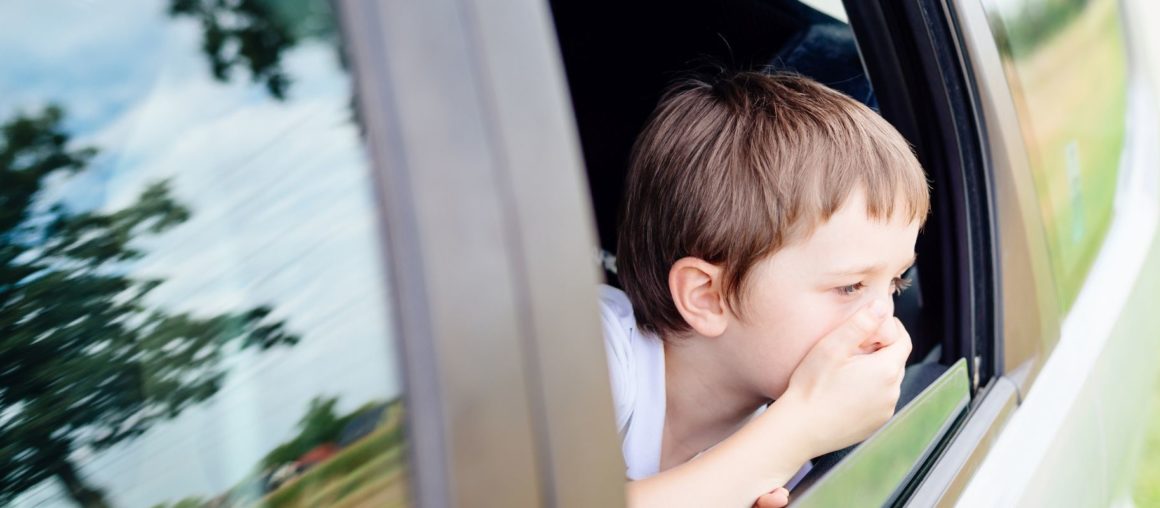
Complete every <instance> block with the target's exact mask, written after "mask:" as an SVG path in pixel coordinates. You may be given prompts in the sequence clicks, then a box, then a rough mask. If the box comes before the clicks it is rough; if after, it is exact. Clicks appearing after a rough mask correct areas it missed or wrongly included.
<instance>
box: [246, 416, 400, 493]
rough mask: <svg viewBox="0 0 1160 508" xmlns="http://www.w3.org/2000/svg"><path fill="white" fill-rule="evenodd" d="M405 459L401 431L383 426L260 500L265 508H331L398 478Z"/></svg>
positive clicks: (398, 426)
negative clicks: (348, 498)
mask: <svg viewBox="0 0 1160 508" xmlns="http://www.w3.org/2000/svg"><path fill="white" fill-rule="evenodd" d="M404 460H405V456H404V447H403V428H402V425H400V424H397V423H396V424H394V425H385V426H383V427H381V428H379V429H378V430H376V431H375V432H373V433H371V434H370V435H369V436H367V437H366V438H363V439H362V440H361V441H359V442H358V443H355V444H353V445H351V446H350V447H348V448H346V449H344V450H342V451H341V452H339V453H338V454H337V455H335V456H334V457H332V458H331V459H330V460H328V461H326V462H325V463H323V464H320V465H318V466H315V467H314V468H313V469H311V470H310V471H308V472H306V473H305V474H303V475H302V476H301V477H299V478H297V479H295V480H293V481H291V482H290V483H289V484H288V485H284V486H282V487H281V488H279V489H278V490H276V491H274V492H273V493H271V494H270V495H268V496H266V498H265V499H263V500H262V502H261V503H260V505H261V506H262V507H264V508H294V507H304V506H330V505H333V504H335V503H337V502H339V501H341V500H342V499H343V498H346V497H348V496H352V495H354V494H355V493H356V492H359V491H361V490H366V489H368V488H370V487H373V486H376V485H382V484H383V482H382V481H379V480H378V479H379V478H386V477H391V478H394V477H397V476H400V474H401V473H400V470H401V468H402V465H403V462H404Z"/></svg>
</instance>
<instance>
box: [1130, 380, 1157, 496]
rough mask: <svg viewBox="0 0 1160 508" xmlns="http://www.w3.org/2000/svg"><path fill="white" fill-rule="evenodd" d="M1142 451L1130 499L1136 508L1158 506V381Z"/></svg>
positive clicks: (1154, 390)
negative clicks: (1133, 501) (1134, 502)
mask: <svg viewBox="0 0 1160 508" xmlns="http://www.w3.org/2000/svg"><path fill="white" fill-rule="evenodd" d="M1148 406H1149V407H1150V408H1151V410H1150V411H1149V414H1148V428H1147V430H1145V431H1144V433H1145V435H1144V449H1143V450H1141V454H1140V464H1139V465H1138V466H1137V469H1136V480H1135V482H1134V486H1133V488H1132V498H1133V499H1134V500H1135V501H1136V506H1160V379H1157V380H1156V385H1155V388H1153V390H1152V401H1151V403H1150V404H1148Z"/></svg>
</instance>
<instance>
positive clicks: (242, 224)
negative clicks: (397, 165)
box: [0, 0, 406, 507]
mask: <svg viewBox="0 0 1160 508" xmlns="http://www.w3.org/2000/svg"><path fill="white" fill-rule="evenodd" d="M329 5H330V2H328V1H326V0H291V1H272V0H270V1H263V0H237V1H228V2H222V1H218V0H162V1H157V0H125V1H119V2H95V1H91V0H35V1H33V0H17V1H9V2H3V3H0V54H2V55H3V57H2V58H0V436H2V437H0V505H9V504H11V505H15V506H46V507H47V506H77V505H80V506H94V507H97V506H134V507H136V506H140V507H149V506H182V507H195V506H215V507H217V506H254V505H257V506H271V507H281V506H402V505H404V504H405V503H406V493H405V488H406V477H405V475H406V464H405V452H404V450H403V441H404V438H403V429H402V421H403V413H402V411H403V407H402V404H401V403H400V397H401V393H402V390H401V387H400V382H401V381H400V376H399V368H398V362H397V359H396V353H395V350H394V346H393V342H392V338H391V336H390V330H391V326H390V319H389V318H390V316H389V315H388V312H387V309H388V306H387V305H388V304H387V299H388V297H389V296H390V295H389V294H388V293H387V291H386V290H385V288H384V287H383V285H382V281H384V280H385V279H384V275H383V274H382V273H381V272H380V265H381V255H380V253H379V251H378V239H377V237H376V231H377V229H376V227H375V219H374V213H373V211H374V210H373V202H372V199H371V196H370V191H369V189H370V188H371V187H370V184H369V182H368V174H367V173H368V160H367V156H366V154H365V153H364V150H363V146H362V142H361V138H360V135H359V128H358V125H357V123H356V120H355V114H354V109H353V108H354V106H353V102H354V101H353V100H352V97H351V80H350V77H349V74H348V71H347V69H346V68H345V66H344V61H343V59H342V58H341V55H340V53H339V50H340V48H339V47H338V41H339V36H338V33H337V27H336V26H335V20H334V16H333V13H332V12H331V11H330V10H329Z"/></svg>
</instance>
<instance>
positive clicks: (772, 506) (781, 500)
mask: <svg viewBox="0 0 1160 508" xmlns="http://www.w3.org/2000/svg"><path fill="white" fill-rule="evenodd" d="M788 504H789V491H788V490H785V487H778V488H776V489H773V492H770V493H769V494H765V495H763V496H761V497H759V498H757V502H756V503H754V504H753V506H755V507H756V508H784V507H785V506H786V505H788Z"/></svg>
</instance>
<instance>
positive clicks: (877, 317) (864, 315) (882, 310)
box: [835, 300, 890, 348]
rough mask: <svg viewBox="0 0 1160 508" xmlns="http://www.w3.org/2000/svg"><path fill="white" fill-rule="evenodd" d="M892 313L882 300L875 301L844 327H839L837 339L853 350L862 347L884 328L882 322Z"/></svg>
mask: <svg viewBox="0 0 1160 508" xmlns="http://www.w3.org/2000/svg"><path fill="white" fill-rule="evenodd" d="M889 313H890V308H889V307H888V306H887V305H886V302H883V301H882V300H874V301H873V302H870V304H869V305H866V306H865V307H862V308H861V309H859V310H858V312H855V313H854V315H853V316H850V319H847V320H846V322H845V323H843V324H842V326H839V327H838V329H837V330H835V333H836V334H837V335H839V336H838V337H835V339H837V340H838V341H839V342H841V343H842V344H845V345H847V346H849V347H851V348H856V347H860V346H861V345H862V343H863V342H864V341H865V340H866V338H867V337H869V336H871V335H873V334H875V333H876V332H877V331H878V328H879V327H880V326H882V320H883V319H885V318H886V315H887V314H889Z"/></svg>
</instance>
